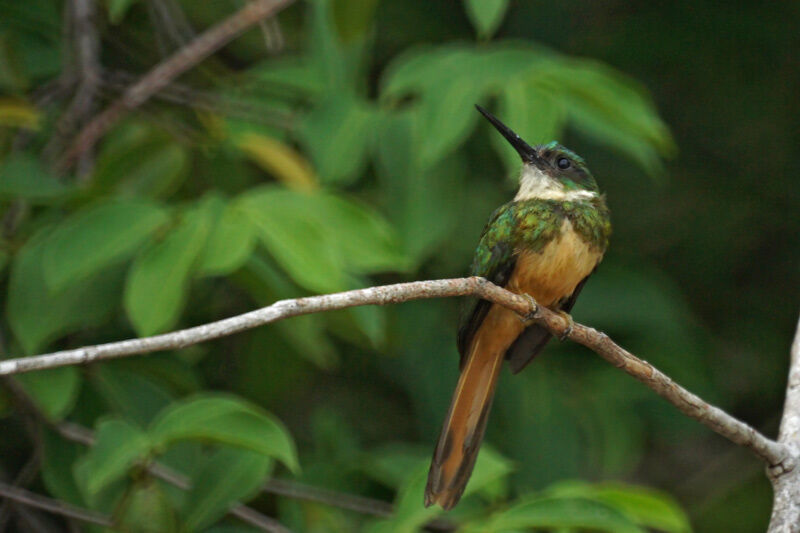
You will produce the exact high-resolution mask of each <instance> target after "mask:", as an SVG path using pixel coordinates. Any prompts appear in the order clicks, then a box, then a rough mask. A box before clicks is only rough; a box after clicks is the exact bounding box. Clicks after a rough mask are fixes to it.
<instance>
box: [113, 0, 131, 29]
mask: <svg viewBox="0 0 800 533" xmlns="http://www.w3.org/2000/svg"><path fill="white" fill-rule="evenodd" d="M107 1H108V18H109V19H110V20H111V24H119V23H120V22H122V19H124V18H125V14H126V13H127V12H128V10H129V9H130V8H131V6H132V5H133V4H134V3H136V0H107Z"/></svg>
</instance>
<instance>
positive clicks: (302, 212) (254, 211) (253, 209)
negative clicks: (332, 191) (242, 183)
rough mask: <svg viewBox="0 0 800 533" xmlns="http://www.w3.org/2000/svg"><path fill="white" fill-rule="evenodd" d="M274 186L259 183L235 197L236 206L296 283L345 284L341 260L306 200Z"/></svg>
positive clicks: (335, 287) (332, 288) (321, 288)
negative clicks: (236, 199)
mask: <svg viewBox="0 0 800 533" xmlns="http://www.w3.org/2000/svg"><path fill="white" fill-rule="evenodd" d="M310 197H311V195H299V194H297V193H293V192H291V191H286V190H282V189H278V188H274V187H261V188H259V189H255V190H252V191H250V192H248V193H247V194H245V195H243V196H241V197H240V198H239V201H238V202H237V203H238V206H239V208H240V209H241V210H242V212H243V213H245V215H246V216H247V217H248V218H249V219H250V221H251V222H252V223H253V224H254V226H255V227H256V229H257V230H258V234H259V237H260V239H261V242H262V243H264V246H265V247H266V248H267V250H268V251H269V253H270V254H271V255H272V257H273V258H275V261H276V262H277V263H278V264H279V265H280V266H281V267H282V268H283V269H284V270H285V271H286V273H287V274H289V276H291V277H292V279H294V281H296V282H297V283H298V284H299V285H301V286H303V287H305V288H307V289H309V290H311V291H315V292H323V293H324V292H336V291H341V290H344V289H345V288H346V287H347V285H348V284H347V282H346V277H345V273H344V264H343V261H342V259H341V258H340V257H339V256H338V255H337V253H336V250H335V249H333V248H332V246H331V245H330V242H329V240H328V238H327V234H326V231H325V229H324V228H323V227H322V226H321V225H320V223H319V221H318V220H316V219H315V217H314V216H313V213H310V211H311V209H310V202H307V201H305V200H304V198H310Z"/></svg>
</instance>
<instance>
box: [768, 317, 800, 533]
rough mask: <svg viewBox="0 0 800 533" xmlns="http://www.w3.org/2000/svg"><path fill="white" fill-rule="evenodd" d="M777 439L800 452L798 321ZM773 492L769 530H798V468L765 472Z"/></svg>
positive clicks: (778, 532) (792, 532)
mask: <svg viewBox="0 0 800 533" xmlns="http://www.w3.org/2000/svg"><path fill="white" fill-rule="evenodd" d="M778 442H779V443H781V444H782V445H783V446H786V447H787V448H789V450H790V451H791V453H792V454H793V455H795V456H798V455H800V320H798V322H797V330H796V331H795V334H794V341H793V342H792V347H791V349H790V361H789V379H788V384H787V385H786V400H785V403H784V405H783V418H782V419H781V428H780V431H779V433H778ZM767 473H768V475H769V478H770V481H772V488H773V492H774V496H773V505H772V518H771V519H770V522H769V530H768V531H769V533H784V532H787V533H798V532H800V468H795V469H794V470H792V469H791V468H789V469H786V468H783V467H782V466H780V465H779V466H777V467H774V468H770V469H769V470H768V471H767Z"/></svg>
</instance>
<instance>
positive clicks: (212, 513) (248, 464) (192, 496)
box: [181, 448, 272, 531]
mask: <svg viewBox="0 0 800 533" xmlns="http://www.w3.org/2000/svg"><path fill="white" fill-rule="evenodd" d="M271 464H272V461H271V460H270V458H269V457H266V456H264V455H261V454H259V453H254V452H248V451H245V450H236V449H230V448H228V449H222V450H218V451H216V452H215V453H214V455H213V456H212V457H211V458H210V459H208V460H207V461H206V462H205V464H203V465H202V467H201V468H199V469H198V470H197V471H196V473H195V475H193V476H192V488H191V489H190V490H189V493H188V494H187V495H186V502H185V503H184V505H183V508H182V512H181V515H182V519H183V527H184V529H185V530H186V531H199V530H201V529H203V528H205V527H207V526H209V525H211V524H213V523H214V522H216V521H217V520H218V519H219V518H221V517H222V516H223V515H224V514H225V513H226V512H227V510H228V509H229V508H230V507H231V505H233V504H234V503H235V502H237V501H247V500H248V499H249V498H251V497H252V496H253V495H254V494H255V493H257V492H258V489H259V487H260V486H261V485H262V484H263V483H264V480H265V479H266V477H267V474H268V473H269V469H270V466H271Z"/></svg>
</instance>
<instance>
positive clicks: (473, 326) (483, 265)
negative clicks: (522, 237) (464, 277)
mask: <svg viewBox="0 0 800 533" xmlns="http://www.w3.org/2000/svg"><path fill="white" fill-rule="evenodd" d="M515 207H516V206H515V204H514V203H513V202H512V203H508V204H505V205H503V206H501V207H500V208H498V209H497V210H496V211H495V212H494V213H492V216H491V217H490V218H489V222H488V223H487V224H486V227H485V228H484V229H483V233H482V234H481V240H480V243H479V244H478V249H477V250H475V257H474V259H473V261H472V269H471V275H473V276H481V277H484V278H486V279H488V280H489V281H491V282H492V283H494V284H495V285H500V286H501V287H502V286H504V285H505V284H506V283H508V280H509V278H510V277H511V273H512V272H513V271H514V266H515V265H516V256H515V255H514V247H515V242H514V235H515V231H514V228H515V216H516V215H515V211H516V209H515ZM491 306H492V304H491V302H488V301H486V300H477V301H473V302H471V303H470V304H469V305H468V306H467V307H466V309H465V311H466V312H465V313H463V315H462V318H461V325H460V327H459V328H458V351H459V353H460V354H461V364H462V365H463V364H464V360H465V358H466V354H467V350H469V345H470V343H471V342H472V338H473V337H474V336H475V332H477V331H478V328H479V327H480V325H481V323H482V322H483V319H484V318H486V314H487V313H488V312H489V309H490V308H491Z"/></svg>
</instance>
